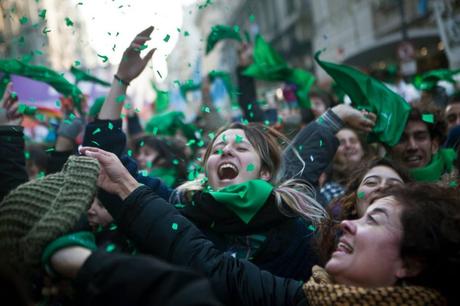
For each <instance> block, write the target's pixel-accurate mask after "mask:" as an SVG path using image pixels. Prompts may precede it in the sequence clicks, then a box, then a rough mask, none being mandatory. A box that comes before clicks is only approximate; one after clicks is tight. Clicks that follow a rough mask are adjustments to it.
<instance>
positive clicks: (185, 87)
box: [179, 80, 201, 101]
mask: <svg viewBox="0 0 460 306" xmlns="http://www.w3.org/2000/svg"><path fill="white" fill-rule="evenodd" d="M200 88H201V83H196V84H195V83H193V81H192V80H188V81H186V82H185V83H183V84H181V85H180V86H179V90H180V94H181V95H182V97H183V98H184V100H186V101H187V93H188V92H189V91H196V90H199V89H200Z"/></svg>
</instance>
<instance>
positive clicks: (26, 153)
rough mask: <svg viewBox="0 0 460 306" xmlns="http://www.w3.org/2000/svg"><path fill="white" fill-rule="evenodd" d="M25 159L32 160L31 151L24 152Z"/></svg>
mask: <svg viewBox="0 0 460 306" xmlns="http://www.w3.org/2000/svg"><path fill="white" fill-rule="evenodd" d="M24 157H25V158H26V159H29V158H30V152H29V151H25V152H24Z"/></svg>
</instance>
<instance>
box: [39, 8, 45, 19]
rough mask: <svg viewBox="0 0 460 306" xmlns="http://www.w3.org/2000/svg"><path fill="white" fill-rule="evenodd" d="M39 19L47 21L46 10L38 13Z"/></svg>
mask: <svg viewBox="0 0 460 306" xmlns="http://www.w3.org/2000/svg"><path fill="white" fill-rule="evenodd" d="M38 17H40V18H41V19H43V20H45V17H46V10H45V9H43V10H40V11H39V12H38Z"/></svg>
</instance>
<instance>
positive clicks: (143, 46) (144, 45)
mask: <svg viewBox="0 0 460 306" xmlns="http://www.w3.org/2000/svg"><path fill="white" fill-rule="evenodd" d="M114 48H115V46H114ZM147 48H148V46H147V45H146V44H143V45H140V47H139V48H136V49H135V50H136V51H142V50H145V49H147Z"/></svg>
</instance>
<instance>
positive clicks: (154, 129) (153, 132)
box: [152, 126, 158, 135]
mask: <svg viewBox="0 0 460 306" xmlns="http://www.w3.org/2000/svg"><path fill="white" fill-rule="evenodd" d="M157 133H158V127H157V126H156V127H154V128H153V131H152V134H153V135H156V134H157Z"/></svg>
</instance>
